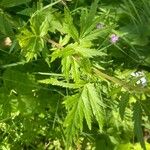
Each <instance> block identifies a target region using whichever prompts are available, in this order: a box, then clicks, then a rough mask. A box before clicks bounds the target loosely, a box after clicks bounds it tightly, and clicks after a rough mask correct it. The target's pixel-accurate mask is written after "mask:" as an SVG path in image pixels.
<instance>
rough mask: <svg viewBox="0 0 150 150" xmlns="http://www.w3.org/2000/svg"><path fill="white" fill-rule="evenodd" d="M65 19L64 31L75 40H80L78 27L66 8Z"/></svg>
mask: <svg viewBox="0 0 150 150" xmlns="http://www.w3.org/2000/svg"><path fill="white" fill-rule="evenodd" d="M64 13H65V19H64V23H63V31H64V33H67V34H68V35H69V36H70V37H72V38H73V39H74V40H75V41H77V42H78V41H79V33H78V30H77V29H76V27H75V26H74V24H73V18H72V16H71V14H70V11H69V10H68V9H65V10H64Z"/></svg>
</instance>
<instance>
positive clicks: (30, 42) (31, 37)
mask: <svg viewBox="0 0 150 150" xmlns="http://www.w3.org/2000/svg"><path fill="white" fill-rule="evenodd" d="M17 38H18V41H19V45H20V46H21V48H22V53H23V54H24V55H25V57H26V59H27V61H30V60H32V59H33V58H37V56H38V55H40V52H41V51H42V50H43V49H44V40H43V39H42V38H40V37H38V36H36V35H35V34H34V33H32V32H31V31H29V30H27V29H24V30H22V31H21V34H20V35H18V37H17Z"/></svg>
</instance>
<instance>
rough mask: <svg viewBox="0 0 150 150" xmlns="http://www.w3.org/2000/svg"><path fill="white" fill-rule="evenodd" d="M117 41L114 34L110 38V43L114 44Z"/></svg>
mask: <svg viewBox="0 0 150 150" xmlns="http://www.w3.org/2000/svg"><path fill="white" fill-rule="evenodd" d="M118 40H119V37H118V36H117V35H116V34H112V35H111V36H110V42H111V43H113V44H115V43H116V42H117V41H118Z"/></svg>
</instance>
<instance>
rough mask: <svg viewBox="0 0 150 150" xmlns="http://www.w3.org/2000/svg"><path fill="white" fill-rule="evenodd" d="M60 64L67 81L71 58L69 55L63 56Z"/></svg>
mask: <svg viewBox="0 0 150 150" xmlns="http://www.w3.org/2000/svg"><path fill="white" fill-rule="evenodd" d="M61 65H62V73H63V74H64V76H65V77H66V80H67V81H69V76H70V69H71V58H70V56H68V57H64V58H63V59H62V60H61Z"/></svg>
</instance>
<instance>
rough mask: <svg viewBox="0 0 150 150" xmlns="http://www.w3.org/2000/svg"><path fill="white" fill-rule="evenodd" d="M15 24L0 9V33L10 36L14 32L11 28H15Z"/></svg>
mask: <svg viewBox="0 0 150 150" xmlns="http://www.w3.org/2000/svg"><path fill="white" fill-rule="evenodd" d="M16 26H17V25H16V23H15V21H14V20H13V19H12V17H11V16H10V15H8V14H7V13H4V12H3V11H2V10H0V33H2V34H4V35H7V36H11V35H13V34H14V32H13V29H14V28H16Z"/></svg>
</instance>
